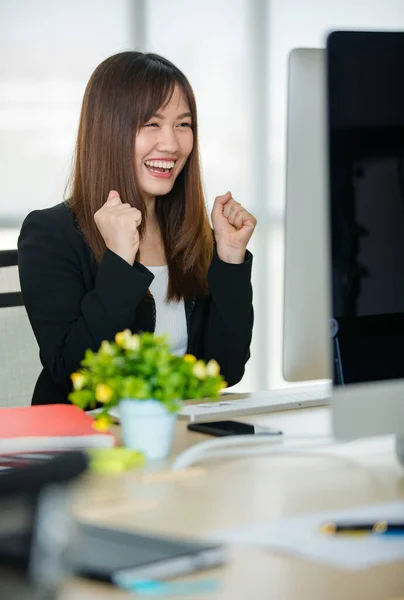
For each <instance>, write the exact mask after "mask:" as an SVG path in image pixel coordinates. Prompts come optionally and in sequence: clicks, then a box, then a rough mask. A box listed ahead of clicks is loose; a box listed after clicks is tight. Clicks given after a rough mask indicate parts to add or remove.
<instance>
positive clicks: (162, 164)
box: [145, 160, 175, 169]
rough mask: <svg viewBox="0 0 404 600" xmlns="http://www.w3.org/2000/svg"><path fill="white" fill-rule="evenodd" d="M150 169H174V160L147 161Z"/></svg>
mask: <svg viewBox="0 0 404 600" xmlns="http://www.w3.org/2000/svg"><path fill="white" fill-rule="evenodd" d="M145 164H146V165H147V166H148V167H159V168H160V169H172V168H173V167H174V165H175V162H174V161H173V160H169V161H168V160H146V161H145Z"/></svg>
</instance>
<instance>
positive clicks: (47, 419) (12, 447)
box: [0, 404, 115, 454]
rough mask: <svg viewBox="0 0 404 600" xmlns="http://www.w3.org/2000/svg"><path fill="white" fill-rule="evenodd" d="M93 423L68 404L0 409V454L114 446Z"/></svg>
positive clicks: (75, 407) (76, 407)
mask: <svg viewBox="0 0 404 600" xmlns="http://www.w3.org/2000/svg"><path fill="white" fill-rule="evenodd" d="M93 423H94V421H93V419H92V418H91V417H90V416H89V415H87V414H86V413H85V412H84V411H83V410H81V409H80V408H79V407H78V406H73V405H71V404H49V405H44V406H42V405H41V406H24V407H15V408H0V454H7V453H16V452H30V451H31V452H32V451H37V452H40V451H46V450H56V451H58V450H71V449H81V448H100V447H111V446H114V445H115V438H114V436H113V435H112V434H110V433H101V432H99V431H97V430H96V429H94V427H93Z"/></svg>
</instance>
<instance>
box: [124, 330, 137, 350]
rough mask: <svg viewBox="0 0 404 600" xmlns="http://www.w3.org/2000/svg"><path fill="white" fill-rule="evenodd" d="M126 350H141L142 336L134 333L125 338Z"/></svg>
mask: <svg viewBox="0 0 404 600" xmlns="http://www.w3.org/2000/svg"><path fill="white" fill-rule="evenodd" d="M124 348H125V350H139V348H140V336H139V335H138V334H137V333H134V334H133V335H131V336H130V337H128V338H126V339H125V340H124Z"/></svg>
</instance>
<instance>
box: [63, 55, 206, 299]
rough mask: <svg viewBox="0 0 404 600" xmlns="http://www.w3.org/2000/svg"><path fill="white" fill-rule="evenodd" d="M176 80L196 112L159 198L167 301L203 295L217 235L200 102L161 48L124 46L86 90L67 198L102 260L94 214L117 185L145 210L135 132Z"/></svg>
mask: <svg viewBox="0 0 404 600" xmlns="http://www.w3.org/2000/svg"><path fill="white" fill-rule="evenodd" d="M176 85H179V86H180V88H181V90H182V91H183V93H184V96H185V98H186V100H187V101H188V104H189V107H190V111H191V113H192V129H193V134H194V145H193V149H192V152H191V154H190V156H189V158H188V160H187V162H186V164H185V166H184V168H183V170H182V171H181V173H180V175H179V176H178V177H177V180H176V181H175V184H174V186H173V189H172V190H171V192H170V193H169V194H167V195H165V196H158V197H157V198H156V216H157V220H158V223H159V226H160V230H161V235H162V239H163V243H164V248H165V253H166V257H167V263H168V272H169V283H168V292H167V298H168V300H180V299H182V298H184V299H189V298H192V297H194V296H197V295H202V294H206V293H207V291H208V286H207V272H208V268H209V264H210V261H211V259H212V253H213V236H212V231H211V228H210V225H209V219H208V215H207V211H206V206H205V201H204V196H203V190H202V183H201V175H200V166H199V151H198V128H197V112H196V102H195V97H194V93H193V90H192V88H191V85H190V83H189V82H188V80H187V78H186V77H185V75H184V74H183V73H182V72H181V71H180V70H179V69H178V68H177V67H175V66H174V65H173V64H172V63H171V62H170V61H168V60H167V59H165V58H163V57H161V56H159V55H157V54H144V53H142V52H121V53H119V54H115V55H114V56H111V57H110V58H107V59H106V60H104V61H103V62H102V63H101V64H100V65H99V66H98V67H97V68H96V70H95V71H94V73H93V74H92V76H91V78H90V80H89V82H88V84H87V88H86V90H85V94H84V99H83V105H82V109H81V116H80V123H79V131H78V137H77V144H76V153H75V160H74V169H73V173H72V186H71V194H70V198H69V204H70V207H71V208H72V210H73V212H74V214H75V215H76V217H77V220H78V222H79V225H80V227H81V229H82V231H83V233H84V235H85V237H86V239H87V242H88V244H89V246H90V248H91V249H92V251H93V253H94V256H95V258H96V260H97V262H98V263H99V262H100V261H101V260H102V257H103V255H104V253H105V249H106V248H105V243H104V240H103V238H102V236H101V234H100V233H99V231H98V228H97V226H96V224H95V222H94V214H95V213H96V212H97V210H98V209H100V208H101V206H102V205H103V204H104V203H105V202H106V200H107V197H108V194H109V192H110V190H117V191H118V192H119V195H120V197H121V199H122V201H123V202H128V203H129V204H131V205H132V206H135V207H136V208H137V209H139V210H140V211H141V213H142V215H143V220H142V224H141V226H140V228H139V233H140V236H142V234H143V232H144V231H145V226H146V222H145V219H146V206H145V203H144V200H143V198H142V197H141V194H140V192H139V187H138V185H137V181H136V177H135V166H134V165H135V162H134V147H135V143H136V141H135V138H136V133H137V132H138V130H139V128H140V127H141V126H142V125H144V124H145V123H146V122H147V121H148V120H149V119H150V118H151V117H153V115H155V114H156V112H157V111H158V109H160V108H161V107H162V106H164V105H165V104H166V103H167V102H168V101H169V100H170V99H171V96H172V94H173V92H174V88H175V86H176Z"/></svg>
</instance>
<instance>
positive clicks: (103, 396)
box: [95, 383, 114, 403]
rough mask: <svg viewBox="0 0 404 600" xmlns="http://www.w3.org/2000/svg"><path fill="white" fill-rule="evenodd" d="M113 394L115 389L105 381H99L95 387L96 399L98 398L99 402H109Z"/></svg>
mask: <svg viewBox="0 0 404 600" xmlns="http://www.w3.org/2000/svg"><path fill="white" fill-rule="evenodd" d="M113 394H114V392H113V390H112V389H111V388H110V387H109V385H106V384H105V383H98V384H97V387H96V388H95V399H96V400H98V402H103V403H105V402H109V401H110V400H111V398H112V396H113Z"/></svg>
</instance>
